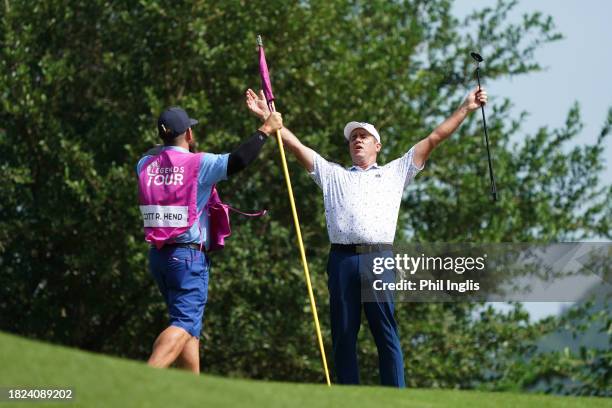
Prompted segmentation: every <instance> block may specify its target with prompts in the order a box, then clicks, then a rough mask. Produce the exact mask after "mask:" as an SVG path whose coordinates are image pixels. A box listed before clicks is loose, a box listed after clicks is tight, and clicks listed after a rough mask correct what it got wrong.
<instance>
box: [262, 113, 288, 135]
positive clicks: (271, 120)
mask: <svg viewBox="0 0 612 408" xmlns="http://www.w3.org/2000/svg"><path fill="white" fill-rule="evenodd" d="M282 127H283V118H282V116H281V114H280V113H278V112H272V113H271V114H270V116H268V118H267V119H266V121H265V122H264V124H263V126H262V127H260V128H259V130H261V131H262V132H264V133H265V134H267V135H268V136H270V135H271V134H272V133H275V132H276V131H277V130H280V129H281V128H282Z"/></svg>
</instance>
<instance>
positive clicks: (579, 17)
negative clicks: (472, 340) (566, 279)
mask: <svg viewBox="0 0 612 408" xmlns="http://www.w3.org/2000/svg"><path fill="white" fill-rule="evenodd" d="M495 4H496V1H495V0H456V1H455V3H454V6H453V12H454V14H455V15H456V16H457V17H460V18H462V17H465V16H466V15H467V14H469V13H470V12H471V11H472V10H475V9H482V8H484V7H493V6H494V5H495ZM534 11H540V12H542V13H543V14H545V15H551V16H552V17H553V20H554V22H555V26H556V29H557V31H559V32H561V33H562V34H563V35H564V37H565V38H564V39H562V40H560V41H557V42H554V43H551V44H546V45H544V46H542V47H540V49H539V50H537V51H536V52H535V61H537V62H538V63H540V65H542V66H543V67H544V68H545V69H544V70H543V71H541V72H538V73H533V74H528V75H521V76H519V77H515V78H512V79H510V78H502V79H498V80H495V81H487V82H486V87H487V92H488V94H489V100H490V101H491V102H492V103H495V98H496V96H497V95H499V96H501V97H507V98H509V99H511V100H512V101H513V102H514V103H515V105H516V109H515V113H516V114H518V112H520V111H522V110H525V111H527V112H529V113H530V116H529V117H528V118H527V120H526V122H525V123H524V124H523V132H524V134H533V133H535V131H537V129H538V128H539V127H541V126H550V127H551V128H556V127H561V126H562V125H563V123H564V121H565V118H566V116H567V112H568V111H569V109H570V107H571V106H572V105H573V103H574V102H576V101H578V103H579V104H580V108H581V115H582V121H583V122H584V128H583V131H582V133H581V135H580V136H579V137H578V138H576V140H575V143H576V144H586V143H588V144H592V143H593V142H594V141H595V140H596V139H597V136H598V135H599V132H600V131H601V128H602V125H603V123H604V121H605V119H606V115H607V112H608V109H609V108H610V107H612V80H610V75H612V21H611V20H610V16H612V1H608V0H582V1H578V0H538V1H529V0H522V1H520V2H519V3H518V4H517V6H516V7H515V8H514V9H513V11H512V12H511V14H510V15H509V17H508V22H511V23H518V22H520V21H521V16H522V15H523V14H525V13H532V12H534ZM483 57H485V58H486V56H483ZM482 71H483V74H485V75H486V66H483V69H482ZM500 100H501V98H500ZM605 158H606V170H605V171H604V172H603V173H602V179H603V181H604V182H605V183H606V184H610V183H611V182H612V142H611V141H610V139H608V141H607V142H606V151H605ZM524 305H525V307H526V308H527V310H528V311H529V312H530V314H531V317H532V319H534V320H537V319H539V318H542V317H545V316H547V315H550V314H557V313H559V312H560V311H561V309H562V307H563V306H564V305H567V304H564V303H560V302H525V303H524ZM498 307H499V308H500V309H504V308H505V306H502V305H498Z"/></svg>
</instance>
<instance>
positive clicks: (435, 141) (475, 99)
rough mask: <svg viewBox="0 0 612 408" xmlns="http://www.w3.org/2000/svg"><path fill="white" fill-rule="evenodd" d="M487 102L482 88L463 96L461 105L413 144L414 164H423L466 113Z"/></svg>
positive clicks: (419, 165) (463, 118)
mask: <svg viewBox="0 0 612 408" xmlns="http://www.w3.org/2000/svg"><path fill="white" fill-rule="evenodd" d="M486 103H487V92H486V91H485V89H484V88H481V89H480V90H479V89H478V88H475V89H474V90H472V91H471V92H470V93H469V94H468V96H467V97H466V98H465V100H464V101H463V103H462V104H461V106H459V108H458V109H457V110H456V111H455V112H453V114H452V115H451V116H449V117H448V118H447V119H446V120H444V122H442V123H441V124H439V125H438V126H437V127H436V128H435V129H434V130H433V132H431V133H430V134H429V136H427V137H426V138H425V139H423V140H421V141H420V142H419V143H417V144H416V145H415V152H414V164H415V165H416V166H417V167H421V166H423V164H424V163H425V162H426V161H427V159H428V158H429V155H430V154H431V152H432V151H433V149H435V148H436V147H437V146H438V145H439V144H440V143H442V142H443V141H444V140H445V139H447V138H448V137H449V136H450V135H452V134H453V132H455V130H457V128H458V127H459V125H460V124H461V123H462V122H463V121H464V120H465V118H466V117H467V115H468V114H470V113H471V112H473V111H475V110H476V109H478V108H480V106H481V105H485V104H486Z"/></svg>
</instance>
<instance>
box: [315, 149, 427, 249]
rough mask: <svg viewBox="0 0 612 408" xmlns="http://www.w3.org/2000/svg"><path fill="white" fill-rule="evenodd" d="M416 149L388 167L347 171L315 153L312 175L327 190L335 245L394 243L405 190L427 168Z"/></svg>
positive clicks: (325, 195)
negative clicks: (417, 162)
mask: <svg viewBox="0 0 612 408" xmlns="http://www.w3.org/2000/svg"><path fill="white" fill-rule="evenodd" d="M413 153H414V147H413V148H411V149H410V150H409V151H408V152H407V153H406V154H404V155H403V156H402V157H400V158H399V159H396V160H393V161H392V162H391V163H389V164H386V165H385V166H382V167H381V166H378V165H376V164H373V165H372V166H370V167H369V168H367V169H366V170H363V169H361V168H360V167H357V166H353V167H350V168H344V167H342V166H340V165H339V164H336V163H330V162H328V161H327V160H325V159H324V158H322V157H321V156H320V155H319V154H318V153H315V154H314V171H313V172H312V173H310V176H311V177H312V178H313V179H314V181H315V182H316V183H317V184H318V185H319V187H321V190H323V202H324V204H325V218H326V219H327V233H328V234H329V240H330V242H331V243H334V244H374V243H393V239H394V237H395V227H396V225H397V216H398V214H399V208H400V204H401V202H402V194H403V192H404V188H405V187H406V186H407V185H408V184H410V182H411V181H412V179H413V178H414V176H416V175H417V173H418V172H419V171H421V170H422V169H423V167H421V168H418V167H416V166H415V165H414V163H413V161H412V156H413Z"/></svg>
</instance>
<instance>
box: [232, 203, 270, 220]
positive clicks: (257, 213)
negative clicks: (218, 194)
mask: <svg viewBox="0 0 612 408" xmlns="http://www.w3.org/2000/svg"><path fill="white" fill-rule="evenodd" d="M224 205H225V206H226V207H227V208H228V209H230V210H232V211H233V212H235V213H238V214H242V215H246V216H247V217H262V216H264V215H266V214H267V213H268V210H261V211H257V212H255V213H246V212H242V211H240V210H238V209H236V208H234V207H232V206H230V205H227V204H224Z"/></svg>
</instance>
